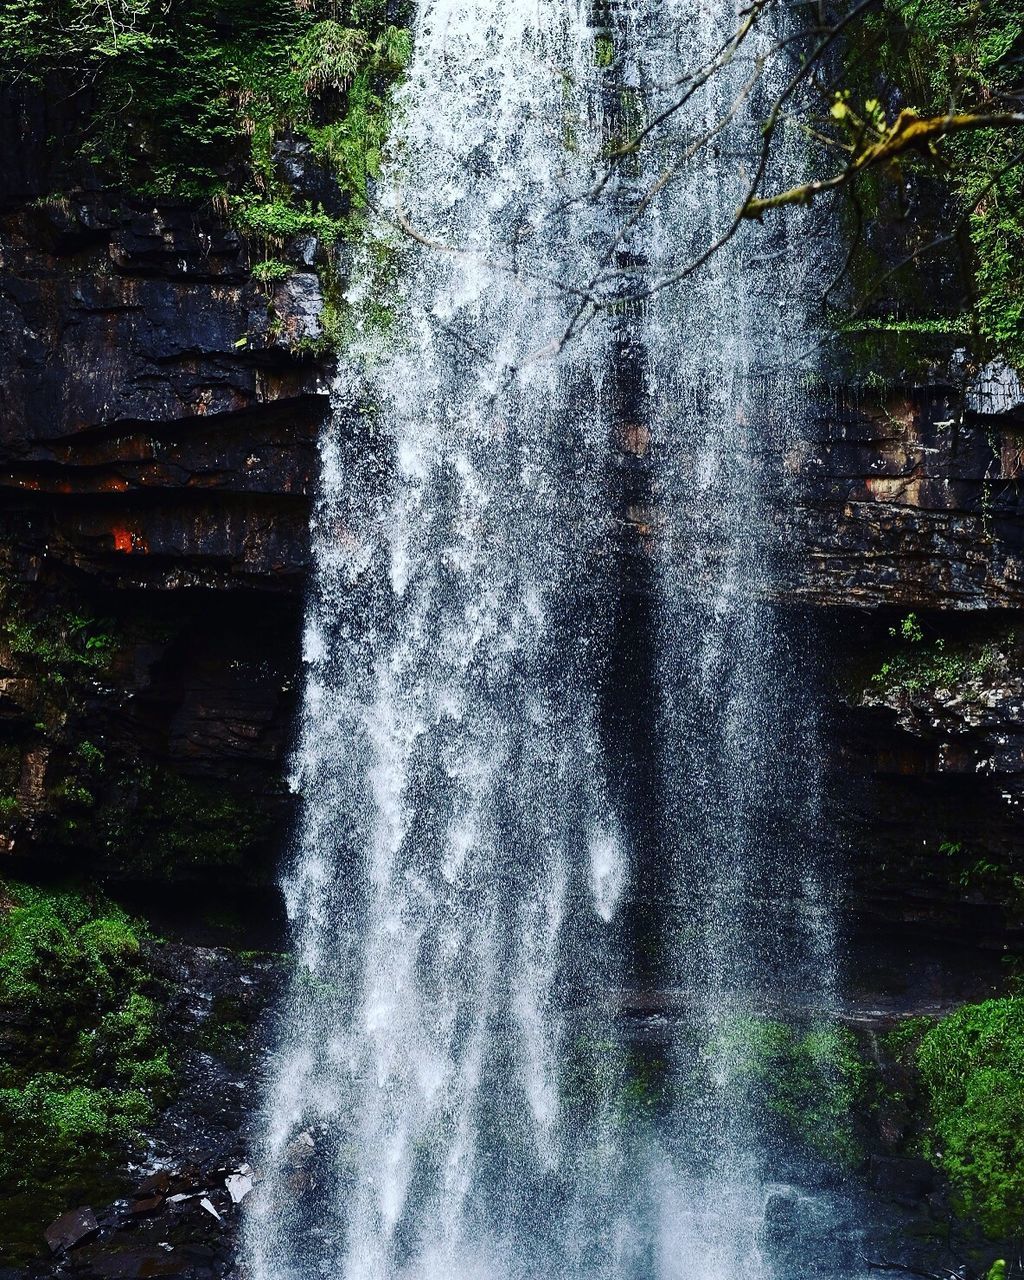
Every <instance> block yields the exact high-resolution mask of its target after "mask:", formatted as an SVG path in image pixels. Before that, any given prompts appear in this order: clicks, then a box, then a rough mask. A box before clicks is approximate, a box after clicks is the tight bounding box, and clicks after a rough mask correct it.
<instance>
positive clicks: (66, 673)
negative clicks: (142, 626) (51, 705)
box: [0, 573, 118, 693]
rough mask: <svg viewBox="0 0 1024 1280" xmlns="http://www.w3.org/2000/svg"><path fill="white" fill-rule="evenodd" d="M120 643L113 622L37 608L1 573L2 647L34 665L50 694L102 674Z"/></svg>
mask: <svg viewBox="0 0 1024 1280" xmlns="http://www.w3.org/2000/svg"><path fill="white" fill-rule="evenodd" d="M117 645H118V641H117V635H116V632H115V629H114V626H113V624H112V623H111V622H110V621H108V620H105V619H103V618H98V617H96V616H95V615H94V614H91V613H87V612H84V611H83V612H75V611H72V610H70V609H65V608H61V607H60V606H56V605H54V606H50V607H47V608H46V609H35V610H34V609H32V608H31V607H30V605H29V602H28V599H27V597H26V595H25V593H24V592H23V591H19V590H18V589H17V588H16V587H14V586H12V585H11V583H10V581H9V580H8V579H7V578H6V576H5V575H4V574H3V573H0V648H2V647H6V648H7V649H8V651H9V652H10V654H11V656H12V657H13V658H14V659H15V660H16V661H18V662H19V663H20V664H23V665H26V666H28V667H31V669H32V670H33V672H34V673H35V674H37V675H38V679H39V682H40V684H41V685H43V686H44V687H46V688H47V689H49V690H50V691H51V692H54V693H58V691H60V690H61V689H62V688H63V686H66V685H68V684H71V683H73V682H74V681H76V680H81V679H89V678H95V677H96V676H99V675H102V674H103V673H104V672H105V671H107V670H108V669H109V667H110V665H111V663H112V661H113V659H114V656H115V654H116V652H117Z"/></svg>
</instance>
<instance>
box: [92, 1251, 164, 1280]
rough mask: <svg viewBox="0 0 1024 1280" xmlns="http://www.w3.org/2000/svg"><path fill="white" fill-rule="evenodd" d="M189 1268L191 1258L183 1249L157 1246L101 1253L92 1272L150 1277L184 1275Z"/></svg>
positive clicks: (104, 1279) (116, 1278) (114, 1277)
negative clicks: (182, 1251) (185, 1254)
mask: <svg viewBox="0 0 1024 1280" xmlns="http://www.w3.org/2000/svg"><path fill="white" fill-rule="evenodd" d="M188 1268H189V1259H188V1258H187V1257H185V1256H184V1255H183V1254H182V1253H181V1252H180V1251H178V1250H171V1251H170V1252H168V1250H166V1249H161V1248H160V1247H159V1246H154V1247H153V1248H146V1249H131V1250H125V1251H124V1252H119V1253H107V1254H100V1255H98V1256H97V1257H96V1258H93V1259H92V1260H91V1261H90V1263H89V1270H88V1274H89V1275H91V1276H96V1277H98V1280H147V1278H148V1277H150V1276H178V1275H183V1274H184V1273H185V1272H186V1271H187V1270H188Z"/></svg>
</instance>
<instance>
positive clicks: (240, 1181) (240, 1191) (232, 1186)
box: [224, 1164, 253, 1204]
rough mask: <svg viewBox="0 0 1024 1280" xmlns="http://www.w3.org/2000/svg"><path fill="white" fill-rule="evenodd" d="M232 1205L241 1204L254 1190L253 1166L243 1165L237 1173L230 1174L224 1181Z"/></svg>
mask: <svg viewBox="0 0 1024 1280" xmlns="http://www.w3.org/2000/svg"><path fill="white" fill-rule="evenodd" d="M224 1185H225V1186H226V1187H227V1190H228V1195H229V1196H230V1197H231V1203H232V1204H241V1203H242V1201H243V1200H244V1199H245V1197H246V1196H247V1195H248V1194H249V1192H250V1191H251V1190H252V1188H253V1171H252V1165H248V1164H243V1165H242V1166H241V1168H240V1169H239V1170H238V1171H237V1173H229V1174H228V1175H227V1177H226V1178H225V1179H224Z"/></svg>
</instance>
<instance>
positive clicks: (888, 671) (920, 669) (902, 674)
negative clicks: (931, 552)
mask: <svg viewBox="0 0 1024 1280" xmlns="http://www.w3.org/2000/svg"><path fill="white" fill-rule="evenodd" d="M889 634H890V635H891V636H892V637H893V638H894V639H896V640H897V641H898V642H899V647H898V648H897V651H896V652H895V653H894V654H893V655H892V656H891V657H889V658H887V659H886V660H885V661H884V662H883V663H882V665H881V667H880V668H879V669H878V671H876V672H875V674H874V675H873V676H872V677H871V682H872V684H875V685H880V686H881V688H882V689H883V690H884V691H885V692H887V693H891V692H895V691H899V690H902V691H904V692H906V693H910V694H914V693H920V692H923V691H926V690H932V689H957V690H959V689H961V688H962V687H963V686H964V685H965V684H967V683H968V682H970V681H972V680H983V679H984V678H985V677H986V676H987V675H989V674H990V673H992V672H993V671H996V670H998V669H999V668H1000V667H1001V666H1002V665H1004V664H1005V661H1006V658H1005V654H1004V650H1005V649H1006V648H1007V647H1010V646H1012V645H1013V643H1014V636H1013V634H1012V633H1011V634H1010V635H1008V636H1006V637H1005V639H1004V640H1002V641H1001V642H999V643H997V642H995V641H989V642H986V643H982V644H979V643H977V642H965V643H963V644H959V645H954V644H950V643H947V641H946V639H945V638H944V637H942V636H936V637H934V638H932V639H928V638H927V637H926V634H925V629H924V627H923V626H922V623H921V621H920V619H919V618H918V616H917V614H916V613H908V614H907V615H906V617H905V618H904V619H903V620H902V622H901V623H900V624H899V625H898V626H895V627H890V628H889Z"/></svg>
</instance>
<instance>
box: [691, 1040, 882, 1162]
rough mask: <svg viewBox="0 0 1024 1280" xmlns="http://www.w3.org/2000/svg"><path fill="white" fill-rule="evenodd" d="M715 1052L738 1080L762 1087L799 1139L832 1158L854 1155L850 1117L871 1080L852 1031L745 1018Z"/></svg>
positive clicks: (769, 1102)
mask: <svg viewBox="0 0 1024 1280" xmlns="http://www.w3.org/2000/svg"><path fill="white" fill-rule="evenodd" d="M715 1056H716V1057H722V1058H723V1059H724V1061H725V1062H726V1063H727V1064H728V1067H729V1070H730V1074H731V1076H732V1078H733V1079H734V1080H736V1081H740V1082H744V1083H746V1084H747V1085H748V1086H749V1087H751V1088H753V1089H754V1090H755V1091H757V1092H758V1093H759V1094H761V1095H762V1096H763V1098H764V1103H765V1106H766V1107H767V1108H768V1110H769V1111H771V1112H773V1113H774V1114H775V1115H776V1116H778V1117H779V1118H780V1119H781V1120H782V1121H783V1122H784V1124H785V1126H786V1127H787V1129H789V1130H790V1132H791V1133H792V1134H793V1135H794V1136H796V1137H797V1138H798V1139H799V1140H800V1141H802V1142H804V1143H806V1144H807V1146H809V1147H810V1148H812V1149H813V1150H815V1151H817V1152H818V1153H819V1154H820V1155H823V1156H826V1157H828V1158H830V1159H834V1160H839V1161H840V1162H843V1163H849V1162H851V1161H853V1160H855V1159H856V1157H857V1156H858V1154H859V1144H858V1142H857V1139H856V1136H855V1134H854V1131H853V1123H852V1118H853V1114H854V1112H855V1110H856V1109H857V1108H858V1107H860V1106H862V1105H863V1104H864V1102H865V1100H866V1098H867V1095H868V1090H869V1085H870V1079H869V1069H868V1067H867V1066H866V1064H865V1063H864V1060H863V1058H862V1057H861V1054H860V1051H859V1049H858V1046H857V1041H856V1038H855V1036H854V1035H853V1032H852V1031H849V1030H848V1029H847V1028H846V1027H841V1026H839V1025H837V1024H836V1023H820V1024H818V1025H815V1026H811V1027H810V1028H807V1029H802V1028H794V1027H792V1026H789V1025H787V1024H786V1023H783V1022H776V1021H772V1020H770V1019H762V1018H739V1019H737V1020H736V1021H735V1022H734V1023H733V1024H732V1025H731V1026H730V1027H729V1028H728V1029H727V1030H726V1031H725V1032H724V1033H723V1035H722V1038H721V1042H720V1043H719V1045H718V1046H717V1047H716V1051H715Z"/></svg>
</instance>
